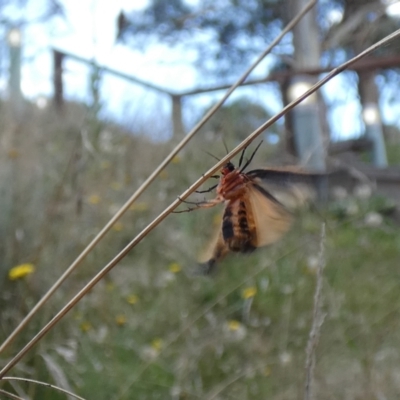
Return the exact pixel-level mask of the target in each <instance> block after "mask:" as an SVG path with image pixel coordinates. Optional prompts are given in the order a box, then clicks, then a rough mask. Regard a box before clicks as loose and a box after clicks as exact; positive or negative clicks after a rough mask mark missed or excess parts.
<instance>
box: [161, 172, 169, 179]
mask: <svg viewBox="0 0 400 400" xmlns="http://www.w3.org/2000/svg"><path fill="white" fill-rule="evenodd" d="M160 178H161V179H167V178H168V172H167V171H161V172H160Z"/></svg>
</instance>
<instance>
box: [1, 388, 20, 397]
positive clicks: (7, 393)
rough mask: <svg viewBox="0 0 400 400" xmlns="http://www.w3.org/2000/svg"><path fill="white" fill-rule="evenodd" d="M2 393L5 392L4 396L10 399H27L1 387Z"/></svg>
mask: <svg viewBox="0 0 400 400" xmlns="http://www.w3.org/2000/svg"><path fill="white" fill-rule="evenodd" d="M0 394H4V396H6V397H7V398H9V399H13V400H25V399H23V398H22V397H19V396H17V395H16V394H13V393H10V392H7V391H6V390H3V389H0Z"/></svg>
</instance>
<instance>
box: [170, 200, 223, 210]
mask: <svg viewBox="0 0 400 400" xmlns="http://www.w3.org/2000/svg"><path fill="white" fill-rule="evenodd" d="M178 199H179V200H180V201H181V202H182V203H186V204H194V205H195V207H189V208H187V209H186V210H179V211H173V213H174V214H180V213H184V212H189V211H193V210H198V209H199V208H211V207H214V206H216V205H217V204H220V203H222V202H223V201H224V200H223V199H220V198H218V197H217V198H215V199H213V200H209V201H198V202H191V201H186V200H182V199H181V198H180V197H178Z"/></svg>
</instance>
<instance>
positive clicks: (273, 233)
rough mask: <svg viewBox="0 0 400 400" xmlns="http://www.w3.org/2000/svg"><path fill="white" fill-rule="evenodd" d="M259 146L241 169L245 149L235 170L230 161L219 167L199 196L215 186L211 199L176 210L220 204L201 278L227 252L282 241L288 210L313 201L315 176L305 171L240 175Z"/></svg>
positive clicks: (256, 171)
mask: <svg viewBox="0 0 400 400" xmlns="http://www.w3.org/2000/svg"><path fill="white" fill-rule="evenodd" d="M260 145H261V143H260V144H259V145H258V146H257V148H256V149H255V151H254V152H253V154H252V155H251V157H250V159H249V160H247V161H246V163H245V164H244V165H243V167H242V166H241V165H242V162H243V157H244V153H245V150H246V149H244V150H243V152H242V154H241V156H240V161H239V167H238V168H235V166H234V165H233V164H232V163H231V162H228V163H226V164H225V165H224V166H223V167H222V169H221V176H220V177H219V183H218V184H217V185H215V186H213V187H211V188H209V189H208V190H204V191H200V192H198V193H205V192H209V191H211V190H213V189H215V188H216V193H217V195H216V197H215V198H214V199H212V200H209V201H203V202H195V203H193V202H186V201H185V203H189V204H194V205H195V206H194V207H191V208H188V209H186V210H183V211H181V212H185V211H192V210H195V209H198V208H208V207H214V206H216V205H217V204H220V203H224V204H225V209H224V212H223V216H222V222H221V226H220V228H219V230H218V233H217V235H216V238H215V239H214V240H213V241H212V242H211V244H210V246H209V249H208V250H207V251H206V252H205V254H204V255H203V257H202V259H201V260H200V262H201V264H202V269H203V271H204V273H206V274H208V273H210V272H212V271H213V270H214V268H215V266H216V264H217V263H218V262H219V261H221V260H222V259H223V258H224V257H225V256H226V255H227V254H228V253H230V252H239V253H249V252H252V251H254V250H255V249H257V248H258V247H263V246H267V245H270V244H272V243H274V242H276V241H278V240H279V239H281V238H282V236H284V234H285V233H286V232H287V231H288V230H289V229H290V226H291V224H292V220H293V214H292V210H293V208H294V207H296V206H298V205H299V204H302V203H304V202H306V201H307V200H308V199H310V198H312V197H315V190H314V187H315V180H316V178H318V176H320V175H318V174H310V173H305V172H302V171H299V169H298V168H297V167H286V168H265V169H254V170H252V171H248V172H245V169H246V168H247V167H248V166H249V164H250V163H251V161H252V159H253V157H254V155H255V153H256V152H257V150H258V148H259V147H260ZM178 212H179V211H178Z"/></svg>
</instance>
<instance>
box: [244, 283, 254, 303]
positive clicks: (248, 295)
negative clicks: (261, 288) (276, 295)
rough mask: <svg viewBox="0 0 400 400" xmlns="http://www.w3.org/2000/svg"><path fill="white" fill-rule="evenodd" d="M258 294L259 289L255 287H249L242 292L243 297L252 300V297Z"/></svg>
mask: <svg viewBox="0 0 400 400" xmlns="http://www.w3.org/2000/svg"><path fill="white" fill-rule="evenodd" d="M256 294H257V288H256V287H255V286H249V287H247V288H245V289H244V290H243V292H242V297H243V298H244V299H245V300H246V299H250V298H251V297H254V296H255V295H256Z"/></svg>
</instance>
